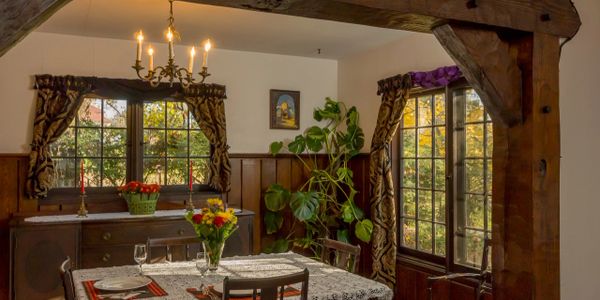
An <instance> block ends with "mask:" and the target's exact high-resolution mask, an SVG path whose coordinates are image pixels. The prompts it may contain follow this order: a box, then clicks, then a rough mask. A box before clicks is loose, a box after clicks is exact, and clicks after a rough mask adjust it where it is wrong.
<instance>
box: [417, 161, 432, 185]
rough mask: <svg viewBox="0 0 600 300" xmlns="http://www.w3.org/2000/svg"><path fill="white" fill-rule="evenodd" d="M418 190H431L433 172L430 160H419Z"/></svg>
mask: <svg viewBox="0 0 600 300" xmlns="http://www.w3.org/2000/svg"><path fill="white" fill-rule="evenodd" d="M418 161H419V188H429V189H430V188H432V185H431V184H432V183H431V180H432V178H433V170H432V168H431V164H432V160H431V159H419V160H418Z"/></svg>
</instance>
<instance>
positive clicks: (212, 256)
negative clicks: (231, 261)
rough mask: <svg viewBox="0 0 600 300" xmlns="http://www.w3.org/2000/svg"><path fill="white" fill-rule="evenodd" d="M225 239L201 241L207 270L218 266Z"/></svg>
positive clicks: (214, 269)
mask: <svg viewBox="0 0 600 300" xmlns="http://www.w3.org/2000/svg"><path fill="white" fill-rule="evenodd" d="M224 246H225V241H224V240H223V241H208V240H205V241H202V247H203V248H204V255H205V257H206V264H207V265H208V270H210V271H211V272H214V271H216V270H217V269H218V268H219V262H220V261H221V255H223V247H224Z"/></svg>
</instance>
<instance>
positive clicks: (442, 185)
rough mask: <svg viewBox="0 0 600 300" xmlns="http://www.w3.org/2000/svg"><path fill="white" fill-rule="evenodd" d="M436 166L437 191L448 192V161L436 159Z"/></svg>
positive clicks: (434, 161)
mask: <svg viewBox="0 0 600 300" xmlns="http://www.w3.org/2000/svg"><path fill="white" fill-rule="evenodd" d="M433 163H434V164H435V189H436V190H442V191H443V190H446V161H445V160H443V159H434V160H433Z"/></svg>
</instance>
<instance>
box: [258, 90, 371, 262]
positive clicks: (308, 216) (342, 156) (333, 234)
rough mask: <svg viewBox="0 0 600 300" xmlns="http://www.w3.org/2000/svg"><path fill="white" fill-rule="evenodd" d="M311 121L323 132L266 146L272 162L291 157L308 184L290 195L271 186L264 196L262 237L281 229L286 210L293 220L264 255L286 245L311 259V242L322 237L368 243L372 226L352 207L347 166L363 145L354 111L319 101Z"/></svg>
mask: <svg viewBox="0 0 600 300" xmlns="http://www.w3.org/2000/svg"><path fill="white" fill-rule="evenodd" d="M313 118H314V119H315V120H316V121H319V122H324V123H325V125H324V126H321V127H319V126H312V127H310V128H308V129H306V131H305V132H304V133H303V134H300V135H297V136H296V137H295V138H294V139H293V140H292V141H290V142H285V143H284V142H283V141H276V142H273V143H271V145H270V152H271V154H273V155H274V156H275V155H277V154H279V153H280V152H281V151H282V150H284V149H286V150H287V151H288V152H290V153H292V154H294V155H295V156H296V158H297V159H298V160H299V161H300V162H301V163H302V165H303V166H304V168H305V170H306V171H307V174H309V176H308V180H307V181H306V182H305V183H304V184H303V185H302V186H300V187H299V188H298V190H297V191H295V192H292V191H290V190H288V189H286V188H284V187H282V186H281V185H278V184H272V185H271V186H269V188H268V189H267V191H266V193H265V195H264V202H265V207H266V208H267V211H266V212H265V215H264V224H265V227H266V230H267V234H275V233H278V231H279V230H280V229H281V228H282V227H283V220H284V215H283V212H284V211H285V210H286V209H287V208H289V209H290V210H291V212H292V214H293V216H294V219H293V221H292V222H293V224H292V226H291V230H290V231H289V232H287V233H286V234H281V233H280V234H279V238H278V239H276V240H275V242H274V243H273V244H271V245H269V246H267V247H266V248H265V249H264V251H265V252H284V251H287V250H288V248H289V245H290V242H292V243H293V244H294V245H295V246H297V247H302V248H305V249H311V250H313V251H314V252H315V253H316V248H317V246H318V244H317V243H316V242H315V240H316V239H317V238H322V237H328V238H334V239H337V240H340V241H343V242H350V238H351V232H353V235H354V236H356V237H357V238H358V239H360V240H361V241H364V242H369V241H370V239H371V233H372V231H373V224H372V223H371V221H370V220H369V219H368V218H366V217H365V214H364V212H363V211H362V210H361V209H360V208H359V207H358V206H357V205H356V204H355V202H354V197H355V196H356V194H357V191H356V189H355V188H354V181H353V176H354V174H353V172H352V170H351V169H350V168H349V167H348V162H349V161H350V159H352V158H353V157H354V156H356V155H357V154H358V153H359V152H360V149H361V148H362V147H363V145H364V133H363V131H362V129H361V128H360V126H359V125H358V123H359V113H358V111H357V110H356V107H354V106H353V107H350V108H347V107H346V105H345V104H344V103H343V102H338V101H335V100H333V99H331V98H326V99H325V105H324V106H323V107H322V108H319V107H318V108H316V109H315V110H314V114H313ZM298 223H300V224H302V225H303V227H304V228H305V235H304V236H303V237H300V238H298V237H294V236H295V229H296V225H297V224H298Z"/></svg>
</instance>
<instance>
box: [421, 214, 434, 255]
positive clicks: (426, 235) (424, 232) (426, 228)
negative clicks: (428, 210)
mask: <svg viewBox="0 0 600 300" xmlns="http://www.w3.org/2000/svg"><path fill="white" fill-rule="evenodd" d="M431 235H432V224H431V223H430V222H423V221H419V248H418V249H419V250H421V251H424V252H429V253H432V250H433V240H432V236H431Z"/></svg>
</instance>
